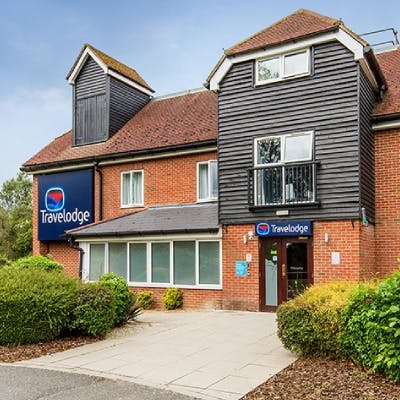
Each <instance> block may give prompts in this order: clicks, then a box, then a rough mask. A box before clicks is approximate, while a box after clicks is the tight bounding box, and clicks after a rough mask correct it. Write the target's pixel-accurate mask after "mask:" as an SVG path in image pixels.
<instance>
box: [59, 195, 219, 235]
mask: <svg viewBox="0 0 400 400" xmlns="http://www.w3.org/2000/svg"><path fill="white" fill-rule="evenodd" d="M217 231H218V206H217V204H216V203H211V204H190V205H177V206H164V207H150V208H148V209H146V210H144V211H139V212H136V213H133V214H129V215H125V216H123V217H119V218H114V219H111V220H108V221H102V222H100V223H97V224H92V225H90V226H89V227H87V228H85V227H82V228H78V229H73V230H71V231H69V232H67V233H69V234H71V235H72V236H74V237H84V236H85V237H90V236H102V237H104V236H115V234H119V235H135V234H141V235H145V234H163V233H167V234H168V233H179V232H180V233H190V232H217Z"/></svg>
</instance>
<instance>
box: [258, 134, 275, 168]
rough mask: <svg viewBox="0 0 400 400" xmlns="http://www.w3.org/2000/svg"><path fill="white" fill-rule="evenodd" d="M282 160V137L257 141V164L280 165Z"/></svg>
mask: <svg viewBox="0 0 400 400" xmlns="http://www.w3.org/2000/svg"><path fill="white" fill-rule="evenodd" d="M280 160H281V139H280V137H271V138H267V139H261V140H258V141H257V164H270V163H278V162H280Z"/></svg>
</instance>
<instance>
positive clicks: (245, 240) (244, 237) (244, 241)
mask: <svg viewBox="0 0 400 400" xmlns="http://www.w3.org/2000/svg"><path fill="white" fill-rule="evenodd" d="M243 244H247V235H243Z"/></svg>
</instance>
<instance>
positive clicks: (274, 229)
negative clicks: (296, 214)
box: [255, 221, 312, 237]
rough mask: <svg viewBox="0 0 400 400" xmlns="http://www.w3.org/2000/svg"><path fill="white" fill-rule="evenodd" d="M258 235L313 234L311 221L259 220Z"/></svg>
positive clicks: (256, 229)
mask: <svg viewBox="0 0 400 400" xmlns="http://www.w3.org/2000/svg"><path fill="white" fill-rule="evenodd" d="M255 231H256V235H257V236H261V237H267V236H312V223H311V221H277V222H258V223H257V224H256V228H255Z"/></svg>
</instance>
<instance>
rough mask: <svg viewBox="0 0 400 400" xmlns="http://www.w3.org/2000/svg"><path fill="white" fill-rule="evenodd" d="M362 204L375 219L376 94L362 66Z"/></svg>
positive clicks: (368, 214) (360, 82) (372, 219)
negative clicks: (373, 119) (374, 128)
mask: <svg viewBox="0 0 400 400" xmlns="http://www.w3.org/2000/svg"><path fill="white" fill-rule="evenodd" d="M359 84H360V102H359V104H360V197H361V198H360V206H361V207H364V208H365V210H366V213H367V217H368V219H370V220H371V221H373V222H374V221H375V171H374V165H375V159H374V154H375V152H374V132H373V131H372V128H371V114H372V111H373V108H374V104H375V101H376V96H375V94H374V92H373V90H372V89H371V86H370V85H369V82H368V80H367V78H366V77H365V76H364V74H363V72H362V71H361V68H360V80H359Z"/></svg>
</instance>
